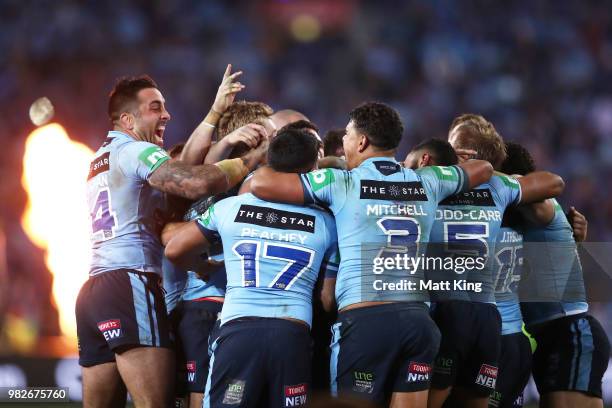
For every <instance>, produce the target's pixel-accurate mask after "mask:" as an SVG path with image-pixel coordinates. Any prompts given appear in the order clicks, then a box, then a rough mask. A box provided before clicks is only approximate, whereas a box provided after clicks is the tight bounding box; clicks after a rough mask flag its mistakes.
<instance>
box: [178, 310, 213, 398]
mask: <svg viewBox="0 0 612 408" xmlns="http://www.w3.org/2000/svg"><path fill="white" fill-rule="evenodd" d="M222 307H223V303H221V302H213V301H182V302H181V303H179V304H178V306H177V317H178V321H177V322H176V337H177V339H176V342H177V343H178V344H179V345H180V349H181V355H182V357H183V359H184V360H183V361H181V362H180V364H184V366H185V374H186V376H185V381H186V384H187V387H186V388H187V391H189V392H202V393H203V392H204V387H205V386H206V378H207V377H208V361H209V356H208V347H209V339H210V337H211V334H212V333H213V329H214V327H215V324H216V323H217V315H218V314H219V312H221V308H222ZM212 340H214V339H212ZM210 343H212V341H211V342H210Z"/></svg>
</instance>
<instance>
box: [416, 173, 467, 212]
mask: <svg viewBox="0 0 612 408" xmlns="http://www.w3.org/2000/svg"><path fill="white" fill-rule="evenodd" d="M416 173H417V174H418V175H419V176H420V177H421V181H422V182H423V184H424V185H425V187H426V189H427V192H428V193H432V194H433V195H434V199H435V201H436V202H438V203H439V202H440V201H442V200H444V199H445V198H446V197H448V196H451V195H454V194H457V193H460V192H462V191H466V190H467V189H468V187H469V183H468V178H467V175H466V174H465V170H463V169H462V168H461V167H459V166H448V167H446V166H428V167H423V168H421V169H418V170H416Z"/></svg>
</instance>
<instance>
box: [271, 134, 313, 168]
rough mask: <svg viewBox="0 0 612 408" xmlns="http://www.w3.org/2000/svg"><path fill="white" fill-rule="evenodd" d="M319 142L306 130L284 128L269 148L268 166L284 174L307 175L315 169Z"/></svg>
mask: <svg viewBox="0 0 612 408" xmlns="http://www.w3.org/2000/svg"><path fill="white" fill-rule="evenodd" d="M318 153H319V141H318V140H317V139H316V138H315V137H314V136H313V135H311V134H310V133H308V131H306V130H304V129H287V127H286V126H285V127H283V128H282V129H281V130H279V131H278V133H277V134H276V137H275V138H274V139H272V141H271V142H270V146H269V147H268V165H269V166H270V167H272V168H273V169H274V170H276V171H282V172H284V173H306V172H308V171H310V170H312V168H313V167H314V165H315V163H316V162H317V157H318Z"/></svg>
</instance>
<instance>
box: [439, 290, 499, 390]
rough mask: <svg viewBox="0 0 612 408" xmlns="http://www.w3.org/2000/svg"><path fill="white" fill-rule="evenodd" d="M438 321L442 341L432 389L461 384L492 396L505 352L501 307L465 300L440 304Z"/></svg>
mask: <svg viewBox="0 0 612 408" xmlns="http://www.w3.org/2000/svg"><path fill="white" fill-rule="evenodd" d="M434 320H435V322H436V323H437V325H438V327H439V328H440V333H441V334H442V341H441V342H440V351H439V353H438V355H437V357H436V362H435V364H434V374H433V379H432V383H431V385H432V387H434V388H438V389H444V388H447V387H450V386H453V385H457V386H461V387H463V388H467V389H470V390H472V391H474V392H476V393H477V394H481V395H490V394H491V393H492V392H493V390H494V389H495V386H496V383H497V374H498V370H497V367H498V360H499V354H500V349H501V317H500V315H499V312H498V311H497V307H495V305H493V304H489V303H478V302H469V301H463V300H450V301H446V302H439V303H436V307H435V309H434Z"/></svg>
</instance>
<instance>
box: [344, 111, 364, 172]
mask: <svg viewBox="0 0 612 408" xmlns="http://www.w3.org/2000/svg"><path fill="white" fill-rule="evenodd" d="M361 138H362V135H361V134H360V133H359V132H357V130H355V125H354V123H353V121H352V120H351V121H350V122H349V123H348V125H346V134H345V135H344V137H343V138H342V147H343V148H344V155H345V156H346V166H347V168H348V169H349V170H350V169H354V168H355V167H357V166H359V157H358V154H359V142H360V140H361Z"/></svg>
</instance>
